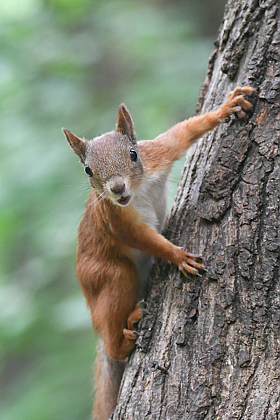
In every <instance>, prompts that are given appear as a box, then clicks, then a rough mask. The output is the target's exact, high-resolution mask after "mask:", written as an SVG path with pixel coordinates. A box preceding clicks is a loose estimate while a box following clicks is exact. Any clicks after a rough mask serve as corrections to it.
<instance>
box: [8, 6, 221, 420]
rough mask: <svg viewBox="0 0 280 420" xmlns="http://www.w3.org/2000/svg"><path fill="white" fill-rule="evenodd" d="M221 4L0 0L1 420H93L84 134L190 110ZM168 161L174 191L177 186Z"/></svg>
mask: <svg viewBox="0 0 280 420" xmlns="http://www.w3.org/2000/svg"><path fill="white" fill-rule="evenodd" d="M223 8H224V0H219V1H217V0H211V1H206V0H196V1H179V0H178V1H160V0H158V1H148V0H141V1H135V0H126V1H125V0H120V1H116V0H114V1H113V0H111V1H101V0H99V1H97V0H92V1H90V0H1V2H0V48H1V54H0V130H1V137H0V151H1V154H0V162H1V166H0V200H1V212H0V319H1V323H0V418H1V420H55V419H66V420H82V419H89V418H90V410H91V405H92V403H91V400H92V388H93V385H92V364H93V360H94V346H95V337H94V334H93V332H92V330H91V325H90V317H89V313H88V311H87V309H86V307H85V302H84V298H83V296H82V294H81V292H80V289H79V286H78V284H77V281H76V278H75V251H76V238H77V227H78V224H79V220H80V218H81V216H82V214H83V210H84V206H85V200H86V197H87V194H88V191H89V187H88V184H87V177H86V175H85V174H84V171H83V168H82V167H81V166H80V164H79V162H78V159H77V157H76V156H75V155H74V154H73V153H72V151H71V150H70V148H69V146H68V144H67V142H66V140H65V139H64V137H63V135H62V133H61V131H60V128H61V127H67V128H68V129H70V130H71V131H74V132H75V133H76V134H77V135H79V136H85V137H86V138H92V137H95V136H97V135H100V134H102V133H104V132H106V131H109V130H111V129H113V128H114V126H115V123H116V120H117V109H118V105H119V104H120V103H121V102H125V103H126V105H127V106H128V108H129V110H130V112H131V114H132V116H133V118H134V122H135V128H136V132H137V134H138V138H139V139H140V138H153V137H154V136H156V135H157V134H159V133H161V132H163V131H165V130H166V129H168V128H169V127H170V126H171V125H172V124H174V123H176V122H178V121H179V120H182V119H184V118H185V117H186V116H191V115H193V113H194V109H195V104H196V100H197V96H198V92H199V87H200V85H201V83H202V81H203V80H204V77H205V75H206V69H207V62H208V57H209V55H210V53H211V51H212V49H213V41H214V40H215V35H216V32H217V29H218V26H219V24H220V22H221V19H222V15H223ZM180 168H181V166H180V165H177V166H176V168H175V170H174V172H173V174H172V182H171V184H170V190H171V197H172V195H174V193H175V191H176V182H175V180H176V178H178V176H179V175H180Z"/></svg>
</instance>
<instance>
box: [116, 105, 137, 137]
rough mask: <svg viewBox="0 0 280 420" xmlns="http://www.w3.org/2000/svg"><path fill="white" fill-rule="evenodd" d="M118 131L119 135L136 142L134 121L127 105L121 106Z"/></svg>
mask: <svg viewBox="0 0 280 420" xmlns="http://www.w3.org/2000/svg"><path fill="white" fill-rule="evenodd" d="M116 131H118V132H119V133H121V134H123V135H126V136H128V137H129V139H130V140H131V141H132V142H136V134H135V131H134V125H133V121H132V118H131V115H130V113H129V111H128V109H127V107H126V106H125V104H121V105H120V106H119V113H118V122H117V125H116Z"/></svg>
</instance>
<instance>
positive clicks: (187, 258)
mask: <svg viewBox="0 0 280 420" xmlns="http://www.w3.org/2000/svg"><path fill="white" fill-rule="evenodd" d="M183 252H184V258H183V260H182V262H180V263H179V264H178V267H179V270H180V271H182V273H183V274H184V275H185V276H187V275H188V274H195V275H196V276H201V274H200V272H199V271H206V268H205V266H204V265H203V264H202V258H201V257H200V256H199V255H195V254H190V253H189V252H186V251H183Z"/></svg>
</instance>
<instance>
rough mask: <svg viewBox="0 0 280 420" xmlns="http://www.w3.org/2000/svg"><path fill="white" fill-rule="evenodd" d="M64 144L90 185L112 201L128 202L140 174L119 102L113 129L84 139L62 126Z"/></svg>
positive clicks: (130, 126)
mask: <svg viewBox="0 0 280 420" xmlns="http://www.w3.org/2000/svg"><path fill="white" fill-rule="evenodd" d="M62 131H63V133H64V135H65V137H66V139H67V141H68V143H69V144H70V146H71V148H72V149H73V151H74V152H75V153H76V155H78V156H79V158H80V161H81V163H82V164H83V165H84V168H85V172H86V174H87V175H88V180H89V183H90V185H91V187H92V188H94V189H95V190H96V191H97V193H98V194H99V195H100V196H101V194H102V197H106V198H109V199H110V200H111V201H112V202H113V203H114V204H117V205H120V206H126V205H128V204H129V203H130V202H131V200H132V199H133V195H134V194H135V190H136V188H137V186H138V185H139V184H140V183H141V181H142V179H143V175H144V170H143V164H142V160H141V157H140V154H139V149H138V147H137V141H136V134H135V131H134V126H133V121H132V118H131V116H130V114H129V112H128V110H127V108H126V106H125V105H124V104H122V105H120V107H119V113H118V122H117V125H116V129H115V130H114V131H110V132H109V133H106V134H103V135H102V136H100V137H96V138H94V139H93V140H90V141H86V140H85V139H81V138H79V137H77V136H76V135H75V134H73V133H71V131H69V130H67V129H66V128H63V129H62Z"/></svg>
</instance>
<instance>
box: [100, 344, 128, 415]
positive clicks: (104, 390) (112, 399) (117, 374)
mask: <svg viewBox="0 0 280 420" xmlns="http://www.w3.org/2000/svg"><path fill="white" fill-rule="evenodd" d="M125 365H126V363H125V362H117V361H116V360H113V359H111V358H110V357H109V356H108V355H107V354H106V352H105V348H104V344H103V341H102V340H101V339H100V340H99V342H98V346H97V357H96V367H95V402H94V406H93V419H94V420H108V419H109V418H110V417H111V414H112V413H113V411H114V409H115V406H116V403H117V398H118V392H119V387H120V383H121V380H122V375H123V371H124V368H125Z"/></svg>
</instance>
